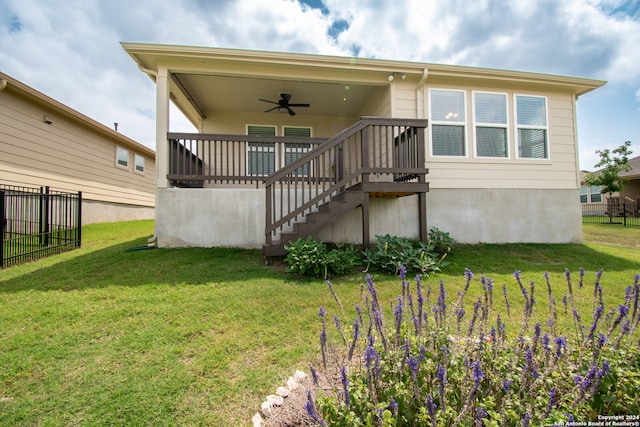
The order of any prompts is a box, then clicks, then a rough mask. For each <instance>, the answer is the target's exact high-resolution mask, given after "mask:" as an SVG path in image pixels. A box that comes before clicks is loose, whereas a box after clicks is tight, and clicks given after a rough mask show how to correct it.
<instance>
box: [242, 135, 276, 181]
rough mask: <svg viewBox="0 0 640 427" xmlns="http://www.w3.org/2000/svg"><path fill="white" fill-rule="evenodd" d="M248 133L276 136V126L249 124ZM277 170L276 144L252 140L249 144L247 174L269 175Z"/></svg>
mask: <svg viewBox="0 0 640 427" xmlns="http://www.w3.org/2000/svg"><path fill="white" fill-rule="evenodd" d="M247 135H252V136H276V127H275V126H258V125H249V126H247ZM275 170H276V144H275V143H274V142H250V143H249V144H247V175H250V176H267V175H270V174H272V173H273V172H275Z"/></svg>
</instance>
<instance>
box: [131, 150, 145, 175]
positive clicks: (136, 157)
mask: <svg viewBox="0 0 640 427" xmlns="http://www.w3.org/2000/svg"><path fill="white" fill-rule="evenodd" d="M138 160H141V161H142V170H139V169H138ZM145 163H146V162H145V158H144V156H142V155H140V154H138V153H133V171H134V172H135V173H139V174H141V175H144V171H145Z"/></svg>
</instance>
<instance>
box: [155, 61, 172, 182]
mask: <svg viewBox="0 0 640 427" xmlns="http://www.w3.org/2000/svg"><path fill="white" fill-rule="evenodd" d="M168 132H169V70H167V68H165V67H161V68H159V69H158V75H157V76H156V186H157V187H158V188H167V187H168V186H169V181H168V180H167V174H168V173H169V142H168V141H167V133H168Z"/></svg>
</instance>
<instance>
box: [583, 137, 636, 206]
mask: <svg viewBox="0 0 640 427" xmlns="http://www.w3.org/2000/svg"><path fill="white" fill-rule="evenodd" d="M629 147H631V141H626V142H625V143H624V144H622V145H621V146H620V147H618V148H615V149H614V150H609V149H608V148H607V149H605V150H596V154H597V155H599V156H600V161H599V162H598V164H596V165H595V167H596V168H603V169H602V170H601V171H600V172H597V173H588V174H587V175H586V176H585V179H584V182H585V184H586V185H599V186H600V187H601V188H602V189H601V192H602V193H605V194H608V195H609V198H611V195H612V194H613V193H618V192H620V191H622V187H623V186H624V185H625V184H626V183H628V182H629V180H628V179H627V178H624V177H621V176H620V172H628V171H630V170H631V166H630V165H629V156H630V155H631V154H632V153H633V151H631V150H630V149H629Z"/></svg>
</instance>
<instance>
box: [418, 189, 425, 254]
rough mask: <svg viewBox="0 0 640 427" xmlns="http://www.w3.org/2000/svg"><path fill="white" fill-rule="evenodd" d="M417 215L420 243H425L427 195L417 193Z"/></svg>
mask: <svg viewBox="0 0 640 427" xmlns="http://www.w3.org/2000/svg"><path fill="white" fill-rule="evenodd" d="M418 215H420V216H419V218H420V220H419V223H420V225H419V232H420V241H421V242H425V243H426V242H427V193H418Z"/></svg>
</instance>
